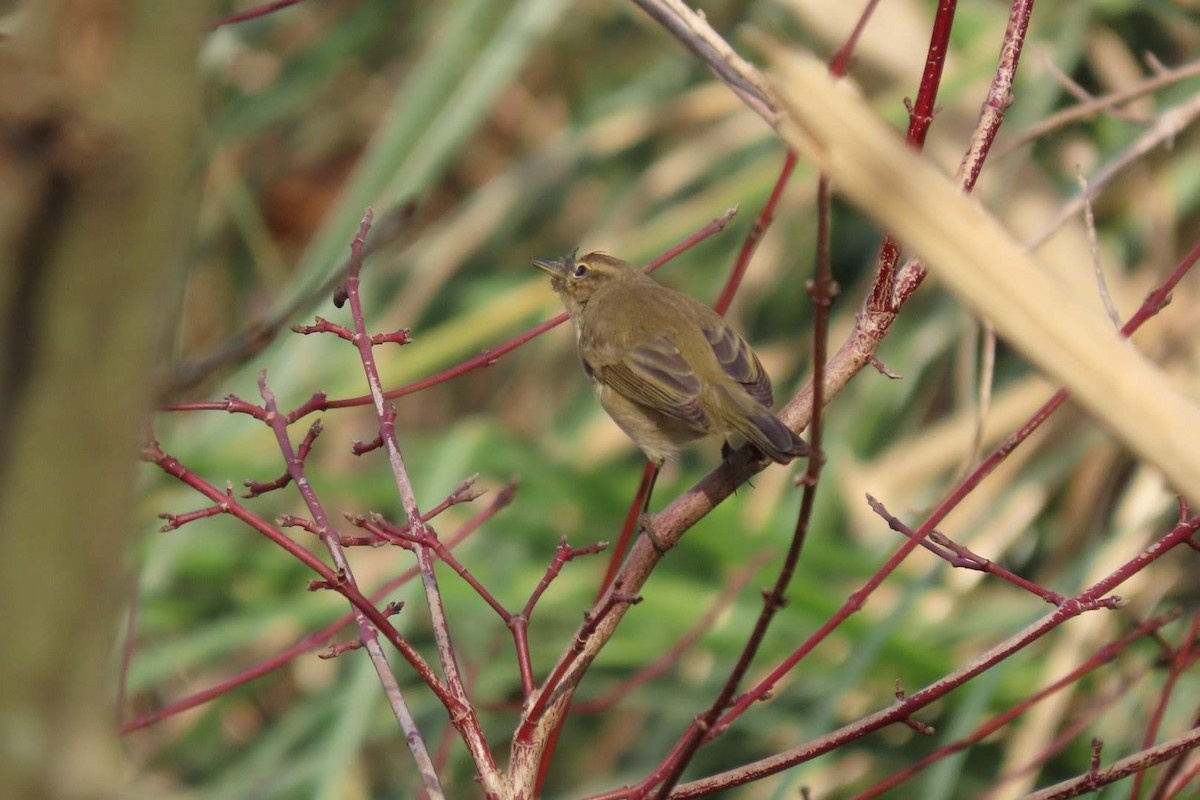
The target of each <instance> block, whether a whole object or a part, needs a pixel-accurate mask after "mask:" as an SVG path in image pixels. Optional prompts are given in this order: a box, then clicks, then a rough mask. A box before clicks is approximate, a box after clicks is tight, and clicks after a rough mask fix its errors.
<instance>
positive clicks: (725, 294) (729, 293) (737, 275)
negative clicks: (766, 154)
mask: <svg viewBox="0 0 1200 800" xmlns="http://www.w3.org/2000/svg"><path fill="white" fill-rule="evenodd" d="M795 168H796V154H795V152H793V151H791V150H789V151H788V152H787V156H786V157H784V160H783V167H782V168H781V169H780V170H779V177H778V178H776V179H775V186H774V188H773V189H771V194H770V196H769V197H767V202H766V204H765V205H764V206H763V209H762V211H761V212H759V215H758V218H757V219H755V220H754V226H753V227H752V228H750V232H749V233H747V234H746V238H745V239H743V240H742V247H741V249H740V250H739V251H738V255H737V259H736V260H735V261H734V262H733V270H732V271H731V272H730V274H729V279H728V280H727V281H726V282H725V288H724V289H722V290H721V295H720V296H719V297H718V298H717V302H716V305H714V306H713V310H714V311H716V312H717V313H718V314H720V315H721V316H725V312H726V311H728V310H729V306H731V305H732V304H733V296H734V295H735V294H737V290H738V287H740V286H741V285H742V278H743V277H745V275H746V269H747V267H749V266H750V258H751V257H752V256H753V255H754V251H755V250H757V249H758V243H759V242H760V241H761V240H762V237H763V234H764V233H766V232H767V228H769V227H771V222H772V221H773V220H774V219H775V207H776V206H778V205H779V198H780V197H782V196H783V190H784V189H785V188H786V187H787V185H788V181H789V180H791V177H792V171H793V170H795Z"/></svg>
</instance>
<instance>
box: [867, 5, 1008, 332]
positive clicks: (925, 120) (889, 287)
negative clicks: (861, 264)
mask: <svg viewBox="0 0 1200 800" xmlns="http://www.w3.org/2000/svg"><path fill="white" fill-rule="evenodd" d="M957 5H958V1H957V0H938V7H937V11H936V12H935V13H934V17H933V26H932V28H931V30H930V34H929V48H928V50H926V53H925V70H924V72H922V73H921V83H920V86H918V87H917V99H916V100H915V101H913V102H911V103H909V104H908V133H907V136H906V138H907V141H908V143H909V144H910V145H912V146H913V147H914V148H915V149H917V150H921V149H922V148H924V146H925V137H926V135H927V134H928V133H929V126H930V125H931V124H932V123H933V114H934V111H935V110H936V108H937V95H938V89H940V88H941V84H942V70H943V69H944V68H945V66H946V53H947V52H949V49H950V29H951V27H952V26H953V25H954V13H955V11H956V10H957ZM1013 68H1014V69H1015V68H1016V64H1015V63H1014V64H1013ZM966 191H970V188H967V189H966ZM899 260H900V244H899V242H897V241H896V240H895V239H894V238H893V237H892V236H891V234H888V235H887V236H885V237H884V239H883V244H882V245H880V248H879V258H878V259H877V262H876V267H875V283H874V285H873V286H872V287H871V293H870V295H869V296H868V298H867V301H866V307H867V310H868V311H883V312H887V313H890V312H893V311H895V310H896V308H897V307H898V303H897V301H896V298H895V292H894V287H895V282H896V264H897V262H898V261H899Z"/></svg>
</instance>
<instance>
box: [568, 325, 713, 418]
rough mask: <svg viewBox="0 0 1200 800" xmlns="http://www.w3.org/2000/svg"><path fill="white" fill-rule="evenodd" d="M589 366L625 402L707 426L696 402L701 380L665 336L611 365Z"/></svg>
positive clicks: (653, 339)
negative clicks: (627, 400)
mask: <svg viewBox="0 0 1200 800" xmlns="http://www.w3.org/2000/svg"><path fill="white" fill-rule="evenodd" d="M592 366H593V368H594V370H595V371H596V373H597V376H598V377H599V378H600V380H601V382H602V383H604V384H605V385H607V386H608V387H609V388H611V389H613V390H615V391H617V392H619V393H621V394H622V395H623V396H625V397H627V398H628V399H630V400H633V401H634V402H636V403H640V404H641V405H644V406H648V407H649V408H652V409H654V410H655V411H659V412H661V413H664V414H667V415H670V416H672V417H677V418H678V419H680V420H682V421H684V422H686V423H688V424H690V425H695V426H697V427H703V426H706V425H707V423H708V417H707V416H706V415H705V413H704V410H703V409H702V408H701V407H700V403H699V402H698V398H699V397H700V379H699V378H698V377H697V376H696V373H695V372H693V371H692V368H691V367H690V366H688V363H687V361H686V360H684V358H683V356H682V355H681V354H680V352H679V349H678V348H677V347H675V345H673V344H671V342H670V340H669V339H667V338H666V337H664V336H655V337H653V338H651V339H650V340H649V341H647V342H645V343H644V344H642V345H640V346H639V347H635V348H633V349H631V350H627V351H625V352H624V353H622V354H621V356H620V358H615V359H613V360H612V361H611V362H610V363H607V364H604V365H592Z"/></svg>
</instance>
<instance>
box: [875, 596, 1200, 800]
mask: <svg viewBox="0 0 1200 800" xmlns="http://www.w3.org/2000/svg"><path fill="white" fill-rule="evenodd" d="M1178 616H1179V615H1178V614H1177V613H1171V614H1163V615H1162V616H1158V617H1154V618H1153V619H1148V620H1146V621H1145V622H1143V623H1142V624H1140V625H1138V626H1137V628H1135V629H1134V630H1132V631H1130V632H1129V633H1127V634H1126V635H1124V636H1122V637H1121V638H1119V639H1116V640H1115V641H1112V642H1109V643H1108V644H1106V645H1104V646H1103V647H1101V648H1100V649H1099V650H1097V651H1096V652H1095V653H1093V654H1092V656H1091V657H1090V658H1088V659H1087V660H1086V661H1084V662H1083V663H1082V664H1080V665H1079V666H1078V667H1076V668H1075V669H1073V670H1071V671H1070V672H1069V673H1067V674H1066V675H1064V676H1063V677H1061V678H1059V679H1058V680H1056V681H1054V682H1053V683H1051V684H1049V685H1048V686H1046V687H1045V688H1043V689H1041V690H1039V691H1038V692H1036V693H1034V694H1032V695H1030V696H1029V697H1027V698H1025V699H1024V700H1022V701H1021V702H1020V703H1017V704H1016V705H1014V706H1013V707H1012V708H1009V709H1008V710H1006V711H1004V712H1003V713H1001V714H997V715H996V716H994V717H992V718H991V719H989V720H988V721H986V722H984V723H983V724H982V725H980V726H979V727H977V728H976V729H975V730H973V731H971V732H970V733H969V734H967V735H966V736H964V737H962V738H961V739H958V740H956V741H954V742H951V743H950V744H948V745H946V746H944V747H939V748H938V749H937V750H935V751H933V752H932V753H930V754H929V755H927V756H925V757H923V758H921V759H919V760H918V761H916V762H914V763H913V764H911V765H910V766H908V767H906V768H905V769H903V770H901V771H900V772H897V773H896V774H894V775H892V776H891V777H889V778H887V779H886V780H883V781H880V782H879V783H877V784H875V785H874V786H872V787H871V788H869V789H867V790H866V791H864V792H861V793H859V794H856V795H855V796H854V797H853V798H852V800H868V799H869V798H872V797H878V796H879V795H881V794H883V793H884V792H886V791H887V790H888V789H891V788H893V787H895V786H898V785H899V784H901V783H903V782H904V781H906V780H908V779H909V778H911V777H913V776H914V775H916V774H917V773H919V772H921V771H923V770H924V769H925V768H926V767H928V766H929V765H930V764H934V763H936V762H938V761H941V760H942V759H944V758H946V757H947V756H950V755H953V754H954V753H958V752H961V751H963V750H966V749H967V748H968V747H971V746H972V745H974V744H976V743H977V742H980V741H982V740H983V739H985V738H987V737H988V736H990V735H991V734H993V733H995V732H996V731H998V730H1000V729H1001V728H1003V727H1004V726H1005V725H1007V724H1008V723H1010V722H1012V721H1013V720H1014V719H1016V718H1017V717H1019V716H1021V715H1022V714H1024V713H1025V712H1026V711H1028V710H1029V709H1030V708H1032V707H1033V706H1034V705H1036V704H1037V703H1039V702H1041V701H1042V700H1044V699H1046V698H1047V697H1049V696H1050V695H1052V694H1054V693H1055V692H1057V691H1059V690H1060V689H1064V688H1066V687H1067V686H1070V685H1071V684H1073V683H1075V682H1076V681H1078V680H1079V679H1080V678H1082V677H1083V676H1084V675H1087V674H1088V673H1089V672H1092V671H1093V670H1095V669H1097V668H1099V667H1101V666H1103V665H1105V664H1107V663H1108V662H1109V661H1111V660H1112V659H1113V658H1115V657H1116V656H1117V654H1118V653H1120V652H1121V651H1123V650H1124V649H1125V648H1126V647H1127V646H1129V644H1131V643H1132V642H1134V641H1136V640H1137V639H1140V638H1141V637H1143V636H1145V635H1147V634H1149V633H1152V632H1154V631H1157V630H1158V629H1159V628H1161V627H1162V626H1164V625H1166V624H1167V623H1169V622H1171V621H1172V620H1174V619H1177V618H1178Z"/></svg>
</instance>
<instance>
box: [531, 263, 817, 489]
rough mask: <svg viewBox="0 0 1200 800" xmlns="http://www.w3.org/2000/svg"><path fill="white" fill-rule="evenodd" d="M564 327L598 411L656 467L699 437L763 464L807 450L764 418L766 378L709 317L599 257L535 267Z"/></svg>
mask: <svg viewBox="0 0 1200 800" xmlns="http://www.w3.org/2000/svg"><path fill="white" fill-rule="evenodd" d="M533 264H534V266H536V267H538V268H540V269H543V270H545V271H546V272H548V273H550V278H551V279H550V285H551V286H552V287H553V288H554V291H555V292H557V293H558V296H559V297H560V298H561V299H562V302H563V305H564V306H566V308H567V313H568V314H569V315H570V317H571V322H572V323H573V324H574V326H575V339H576V344H577V347H578V351H579V360H580V361H581V362H582V363H583V371H584V372H585V373H587V376H588V378H589V379H590V380H591V382H592V389H593V390H594V391H595V393H596V397H597V398H598V399H599V400H600V405H602V406H604V410H605V411H607V412H608V415H609V416H610V417H612V418H613V421H615V422H616V423H617V425H619V426H620V427H621V429H622V430H623V431H625V433H627V434H628V435H629V437H630V438H631V439H633V441H634V442H636V443H637V445H638V447H640V448H641V449H642V452H644V453H645V454H646V458H648V459H650V461H652V462H653V463H655V464H656V465H658V466H661V465H662V463H663V461H665V460H666V459H668V458H673V457H674V456H675V455H676V454H677V453H678V452H679V448H680V447H681V446H683V445H685V444H687V443H688V442H691V441H694V440H696V439H701V438H703V437H705V436H709V435H713V434H719V435H720V436H722V437H723V438H725V439H726V445H725V452H728V447H729V444H728V439H729V437H730V436H733V435H735V434H736V435H740V436H741V437H743V438H745V439H746V440H747V441H749V442H750V443H751V444H753V445H754V446H755V447H756V448H758V449H759V450H760V451H762V453H763V454H764V455H766V456H767V457H768V458H770V459H771V460H773V461H777V462H779V463H781V464H786V463H788V462H789V461H791V460H792V459H793V458H795V457H796V456H804V455H808V445H807V444H806V443H805V442H804V440H803V439H801V438H800V437H799V436H797V435H796V434H795V433H793V432H792V431H791V430H789V429H788V427H787V426H786V425H784V424H783V423H782V422H780V421H779V418H778V417H776V416H775V415H774V414H772V413H771V404H772V399H771V378H770V377H769V376H768V375H767V373H766V371H765V370H764V369H763V366H762V363H761V362H759V360H758V356H756V355H755V354H754V351H753V350H751V349H750V345H748V344H746V340H745V339H743V338H742V337H741V336H739V335H738V333H737V331H735V330H733V328H731V327H730V326H729V324H728V323H727V322H726V321H725V320H724V319H722V318H721V317H720V315H718V314H717V313H716V312H715V311H713V310H712V309H711V308H709V307H708V306H706V305H704V304H703V303H701V302H699V301H697V300H694V299H692V298H691V297H688V296H687V295H685V294H681V293H679V292H676V291H674V290H673V289H668V288H667V287H665V286H662V285H661V284H659V283H656V282H655V281H654V280H653V279H652V278H650V276H648V275H646V274H645V273H644V272H642V271H641V270H638V269H635V268H634V267H632V266H631V265H629V264H627V263H626V262H624V261H621V260H620V259H618V258H613V257H612V256H610V255H607V254H605V253H588V254H587V255H585V256H582V257H579V258H576V256H575V254H574V253H572V254H570V255H568V256H565V257H563V258H561V259H559V260H558V261H543V260H537V261H534V262H533Z"/></svg>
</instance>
